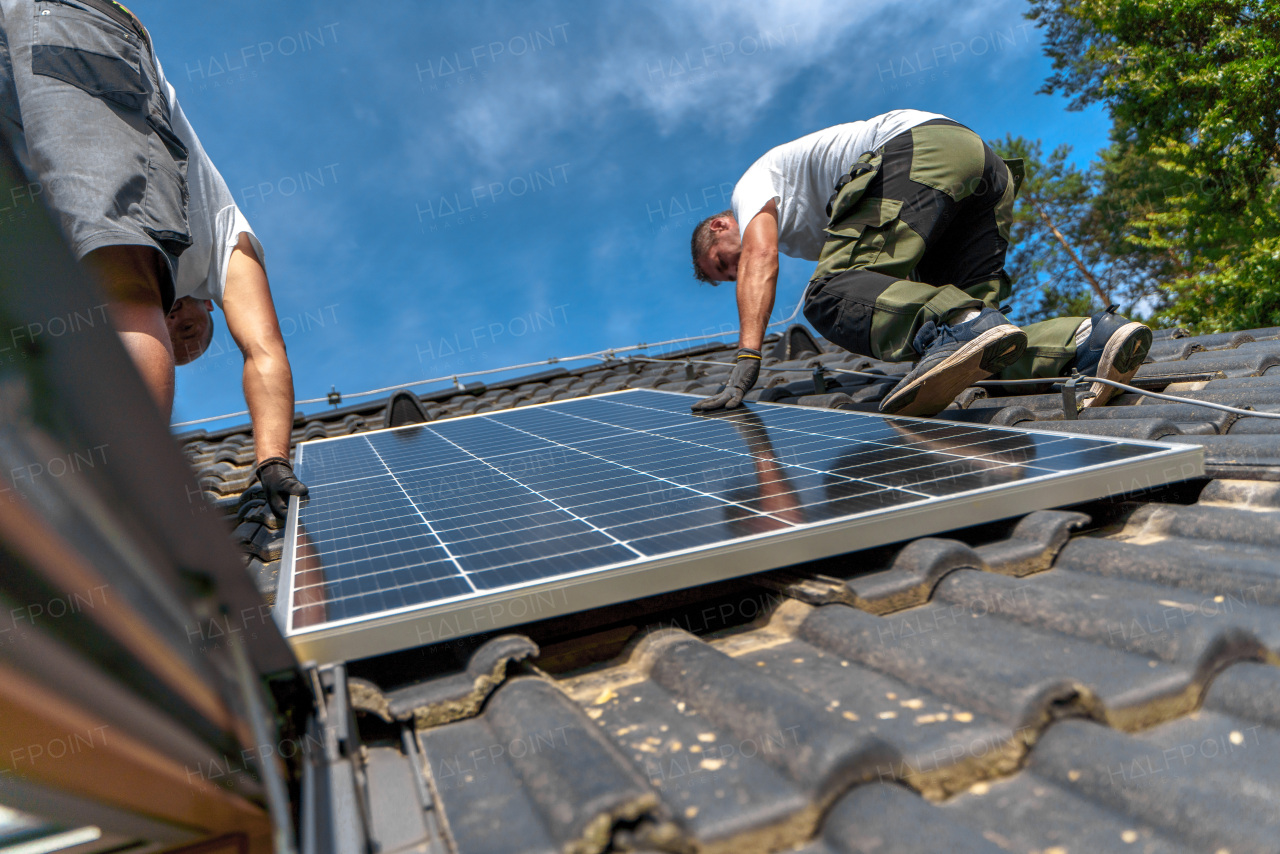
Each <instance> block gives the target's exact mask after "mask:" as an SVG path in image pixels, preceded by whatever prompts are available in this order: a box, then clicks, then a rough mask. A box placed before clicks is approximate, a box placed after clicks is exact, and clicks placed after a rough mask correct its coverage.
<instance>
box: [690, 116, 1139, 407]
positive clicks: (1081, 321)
mask: <svg viewBox="0 0 1280 854" xmlns="http://www.w3.org/2000/svg"><path fill="white" fill-rule="evenodd" d="M1015 166H1017V167H1020V164H1015ZM1018 171H1019V172H1020V168H1018ZM1020 178H1021V176H1020V175H1018V176H1017V178H1015V175H1014V170H1011V169H1010V164H1006V163H1005V162H1004V161H1003V160H1001V159H1000V158H999V157H997V156H996V154H995V152H994V151H992V150H991V148H990V147H989V146H988V145H986V143H984V142H983V141H982V138H981V137H979V136H978V135H977V134H975V133H974V132H973V131H971V130H969V129H968V128H966V127H964V126H963V125H961V124H959V123H957V122H954V121H952V120H951V119H948V118H946V117H945V116H940V115H938V114H936V113H925V112H920V111H918V110H896V111H894V112H891V113H886V114H884V115H882V116H877V117H876V118H873V119H869V120H867V121H862V122H851V123H849V124H843V125H836V126H835V127H831V128H827V129H826V130H821V131H818V132H816V133H812V134H809V135H808V136H805V137H801V138H800V139H797V140H795V141H794V142H789V143H786V144H784V145H780V146H778V147H777V148H774V149H772V150H770V151H769V152H768V153H766V154H765V155H764V156H763V157H761V158H760V159H759V160H757V161H756V162H755V163H754V164H753V165H752V166H751V168H750V169H748V170H747V171H746V173H745V174H744V175H743V176H742V178H741V180H739V181H738V183H737V185H736V186H735V187H734V191H733V207H732V208H731V209H730V210H727V211H724V212H722V213H719V214H716V215H715V216H711V217H708V218H707V219H705V220H703V221H702V222H701V223H699V224H698V226H697V228H695V229H694V232H693V240H692V252H693V266H694V272H695V274H696V276H697V278H698V279H700V280H702V281H706V282H711V283H712V284H715V283H716V282H718V281H732V282H736V283H737V299H738V314H739V321H740V324H741V331H740V340H739V346H740V348H741V349H740V350H739V351H738V358H737V360H736V363H735V366H734V371H733V374H732V375H731V376H730V379H729V382H728V385H727V386H726V388H725V389H724V391H722V392H721V393H720V394H718V395H716V396H714V397H710V398H707V399H706V400H703V401H699V402H698V403H697V404H695V405H694V407H693V408H694V409H695V410H698V411H705V410H711V409H720V408H733V407H736V406H738V405H739V404H740V402H741V400H742V396H743V395H744V394H746V392H747V391H749V390H750V389H751V387H752V386H753V385H754V384H755V382H756V379H757V378H758V375H759V369H760V348H761V346H762V344H763V341H764V333H765V327H766V325H767V323H768V318H769V313H770V311H772V309H773V300H774V292H775V289H776V287H777V279H778V253H779V252H782V253H784V254H786V255H790V256H792V257H796V258H804V259H807V260H810V261H816V262H817V263H818V266H817V269H816V270H815V271H814V275H813V279H812V280H811V281H810V283H809V287H808V290H807V291H806V292H805V301H804V314H805V317H806V318H807V319H808V320H809V322H810V323H812V324H813V326H814V328H815V329H817V330H818V332H819V333H821V334H822V335H823V336H824V337H826V338H827V340H829V341H831V342H833V343H835V344H838V345H839V346H841V347H843V348H845V349H846V350H849V351H850V352H853V353H857V354H860V355H865V356H870V357H872V358H876V359H881V360H883V361H886V362H903V361H913V360H915V361H918V364H917V365H916V367H915V368H914V369H913V370H912V371H911V372H910V373H908V374H907V375H906V376H905V377H904V378H903V379H902V381H901V382H899V383H898V385H897V386H896V387H895V388H894V389H893V390H892V391H891V392H890V393H889V395H888V396H886V397H885V399H884V400H883V401H882V402H881V404H880V410H881V411H882V412H885V413H889V414H898V415H918V416H929V415H936V414H937V413H938V412H941V411H942V410H943V409H945V408H946V407H947V406H948V405H949V404H950V403H951V402H952V401H953V400H954V399H955V397H956V395H957V394H959V393H960V392H961V391H963V390H964V389H966V388H968V387H969V386H970V385H972V384H973V383H975V382H977V381H979V380H983V379H986V378H987V377H989V376H992V375H993V374H994V375H998V376H999V377H1000V378H1001V379H1031V378H1038V377H1058V376H1063V372H1064V371H1068V370H1071V369H1073V368H1074V369H1075V370H1077V371H1079V372H1080V373H1081V374H1085V375H1088V376H1096V377H1099V378H1104V379H1109V380H1113V381H1117V382H1126V381H1128V380H1129V379H1130V378H1132V376H1133V374H1134V372H1135V371H1137V369H1138V367H1139V366H1140V365H1141V364H1142V362H1143V360H1144V359H1145V358H1146V355H1147V351H1148V349H1149V348H1150V346H1151V330H1150V329H1148V328H1147V327H1146V326H1143V325H1142V324H1141V323H1135V322H1131V321H1129V320H1126V319H1125V318H1122V317H1119V316H1117V315H1115V314H1114V313H1112V311H1111V309H1108V310H1107V311H1104V312H1099V313H1098V314H1095V315H1094V316H1093V317H1091V318H1085V317H1060V318H1055V319H1053V320H1046V321H1043V322H1040V323H1035V324H1031V325H1029V326H1027V327H1026V328H1025V329H1019V328H1018V327H1017V326H1014V325H1013V324H1012V323H1010V322H1009V321H1008V320H1006V319H1005V317H1004V315H1003V314H1001V313H1000V311H999V306H1000V305H1001V303H1002V302H1003V301H1004V300H1005V299H1006V298H1007V297H1008V296H1009V294H1010V292H1011V287H1010V281H1009V277H1008V276H1007V275H1006V273H1005V271H1004V260H1005V252H1006V251H1007V249H1008V246H1009V227H1010V224H1011V222H1012V218H1013V201H1014V196H1015V195H1016V193H1017V186H1018V182H1019V181H1020ZM1112 391H1113V389H1112V388H1111V387H1109V386H1105V385H1103V384H1101V383H1094V384H1093V388H1092V392H1093V396H1092V397H1091V398H1089V399H1088V400H1087V401H1086V402H1085V404H1084V405H1085V406H1100V405H1102V404H1104V403H1106V401H1107V400H1108V399H1109V398H1110V397H1111V393H1112Z"/></svg>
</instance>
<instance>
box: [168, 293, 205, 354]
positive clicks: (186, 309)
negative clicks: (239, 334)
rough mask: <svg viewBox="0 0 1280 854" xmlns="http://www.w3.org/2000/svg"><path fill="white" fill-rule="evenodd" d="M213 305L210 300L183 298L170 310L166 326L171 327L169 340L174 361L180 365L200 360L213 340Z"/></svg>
mask: <svg viewBox="0 0 1280 854" xmlns="http://www.w3.org/2000/svg"><path fill="white" fill-rule="evenodd" d="M212 309H213V303H211V302H209V300H198V299H192V298H191V297H183V298H182V299H180V300H178V301H177V302H175V303H174V304H173V308H171V309H169V316H168V317H166V318H165V325H166V326H168V327H169V340H170V341H171V342H172V343H173V361H174V362H175V363H177V364H179V365H185V364H188V363H189V362H194V361H195V360H196V359H198V358H200V354H202V353H203V352H204V351H205V350H206V349H207V348H208V346H209V342H211V341H212V340H213V320H212V319H211V318H210V317H209V312H210V311H211V310H212Z"/></svg>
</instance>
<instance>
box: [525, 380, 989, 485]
mask: <svg viewBox="0 0 1280 854" xmlns="http://www.w3.org/2000/svg"><path fill="white" fill-rule="evenodd" d="M626 405H628V406H630V405H631V404H626ZM636 408H637V409H646V408H647V407H636ZM649 411H654V410H649ZM556 414H557V415H564V416H567V417H570V418H579V419H581V420H583V421H590V422H591V423H593V424H600V425H601V426H606V427H614V428H615V429H620V430H627V431H630V432H632V433H640V434H642V435H645V436H654V437H657V438H662V439H666V440H667V441H669V442H680V443H682V444H686V445H690V446H692V447H695V448H702V449H704V450H708V451H719V452H720V453H726V454H732V455H734V456H737V457H741V458H743V459H745V460H758V459H760V457H757V456H755V455H754V454H744V453H742V452H741V451H726V450H723V449H721V448H716V447H713V446H711V445H702V444H699V443H697V442H693V441H690V440H688V439H679V438H674V437H670V436H663V435H662V434H661V433H654V432H653V431H651V430H642V429H640V428H637V427H617V425H614V424H609V423H608V422H607V421H599V420H597V419H594V418H587V417H586V416H584V415H577V414H574V413H571V412H558V413H556ZM507 426H510V425H507ZM780 429H784V430H785V429H786V428H780ZM522 432H523V431H522ZM787 432H791V433H797V434H799V435H802V436H813V437H815V438H818V437H821V438H831V437H826V436H823V435H822V434H821V433H805V432H804V431H800V430H788V431H787ZM530 435H537V434H530ZM539 438H541V437H539ZM869 444H873V443H869ZM566 447H570V446H566ZM884 447H893V446H892V445H885V446H884ZM574 450H576V451H579V452H581V453H586V452H585V451H582V449H581V448H574ZM951 456H956V455H951ZM601 459H604V460H605V461H606V462H612V461H611V460H608V459H607V458H601ZM771 459H773V461H774V462H776V463H778V464H779V465H783V466H786V467H788V468H797V469H805V470H806V471H809V472H812V473H814V474H829V472H827V471H825V470H823V469H815V468H812V467H811V466H806V465H802V464H799V463H788V462H786V461H785V457H783V458H779V457H773V458H771ZM956 459H968V458H967V457H962V456H956ZM648 476H649V477H654V475H652V474H650V475H648ZM841 477H842V479H843V480H847V481H852V482H857V483H863V484H865V485H867V486H877V487H880V488H884V487H883V486H881V484H878V483H872V482H871V481H866V480H862V479H861V478H856V477H844V476H841ZM676 485H678V486H683V484H676ZM686 488H688V487H686ZM899 491H901V492H911V490H909V489H901V490H899ZM912 494H914V495H918V496H920V497H921V498H928V497H929V496H927V495H925V494H924V493H920V492H916V493H912ZM726 503H728V504H733V503H734V502H726Z"/></svg>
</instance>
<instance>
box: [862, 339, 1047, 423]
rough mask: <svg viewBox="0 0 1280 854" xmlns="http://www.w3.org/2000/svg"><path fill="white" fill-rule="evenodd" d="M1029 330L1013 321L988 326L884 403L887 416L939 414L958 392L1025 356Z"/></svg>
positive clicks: (891, 395)
mask: <svg viewBox="0 0 1280 854" xmlns="http://www.w3.org/2000/svg"><path fill="white" fill-rule="evenodd" d="M1026 350H1027V333H1025V332H1023V331H1022V330H1021V329H1019V328H1018V327H1016V326H1013V325H1012V324H1005V325H1003V326H997V327H995V328H994V329H988V330H987V331H986V332H983V333H982V334H981V335H979V336H978V337H977V338H975V339H973V340H972V341H970V342H969V343H968V344H966V345H964V346H963V347H961V348H960V349H959V350H957V351H955V352H954V353H952V354H951V355H950V356H948V357H947V358H946V359H944V360H943V361H941V362H939V363H938V365H937V366H936V367H934V368H933V369H932V370H930V371H928V372H927V373H925V374H922V375H920V376H918V377H916V378H915V379H914V380H912V381H911V384H910V385H908V386H906V387H905V388H903V389H901V390H899V389H894V390H893V392H892V393H891V394H890V395H889V396H888V397H886V398H885V399H884V401H883V402H882V403H881V404H880V411H881V412H883V413H885V414H886V415H917V416H929V415H937V414H938V413H939V412H941V411H942V410H944V409H946V408H947V407H948V406H950V405H951V402H952V401H953V400H955V399H956V395H958V394H960V392H962V391H964V390H965V389H967V388H968V387H969V386H971V385H973V384H974V383H976V382H978V381H980V380H984V379H986V378H987V377H989V376H991V375H992V374H995V373H998V372H999V371H1002V370H1004V369H1005V368H1007V367H1009V366H1010V365H1012V364H1013V363H1014V362H1016V361H1018V360H1019V359H1021V358H1022V354H1023V353H1025V352H1026Z"/></svg>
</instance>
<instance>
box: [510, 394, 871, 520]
mask: <svg viewBox="0 0 1280 854" xmlns="http://www.w3.org/2000/svg"><path fill="white" fill-rule="evenodd" d="M574 417H575V418H576V417H578V416H574ZM583 420H584V421H585V420H591V419H583ZM499 423H502V422H499ZM596 423H603V422H596ZM503 426H504V427H511V429H513V430H519V431H520V432H521V433H527V432H528V431H526V430H521V429H520V428H519V427H512V426H511V425H510V424H503ZM609 426H612V425H609ZM624 429H626V428H624ZM635 432H641V431H635ZM529 435H530V436H537V434H536V433H529ZM538 438H539V439H541V438H542V437H541V436H538ZM557 444H559V443H557ZM562 447H565V448H569V449H570V450H573V451H577V452H578V453H580V454H583V455H585V456H588V457H591V458H592V459H596V460H600V461H601V462H604V463H609V464H610V465H615V466H618V467H620V468H624V469H627V470H629V471H633V472H635V473H636V474H639V475H643V476H644V477H647V478H650V479H651V480H656V481H658V482H659V483H665V484H668V485H670V486H675V487H678V488H680V489H684V490H687V491H689V492H692V493H694V494H695V495H701V496H703V497H706V498H710V499H711V500H713V501H719V502H721V503H723V504H726V505H728V506H730V507H741V508H742V509H743V510H749V511H750V512H752V513H757V514H758V515H760V516H768V515H770V514H768V513H761V512H760V511H758V510H753V509H752V508H750V507H743V505H741V504H739V503H737V502H735V501H729V500H727V499H724V498H720V497H719V496H716V495H712V494H711V493H709V492H703V491H702V490H700V489H694V488H693V487H692V486H688V485H687V484H683V483H679V482H677V481H674V480H671V479H669V478H665V477H659V476H658V475H655V474H651V473H649V472H644V471H640V470H639V469H637V468H632V467H631V466H628V465H626V464H625V463H619V462H616V461H614V460H611V459H609V458H607V457H598V456H596V455H595V454H591V453H588V452H586V451H584V450H582V449H581V448H575V447H573V446H571V445H563V446H562ZM698 447H705V446H703V445H699V446H698ZM740 456H744V457H746V458H747V459H755V458H754V457H751V456H749V455H745V454H743V455H740ZM849 479H850V478H845V480H849ZM774 518H776V517H774ZM778 521H785V520H781V519H779V520H778ZM787 524H788V525H790V524H791V523H790V522H788V523H787Z"/></svg>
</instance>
